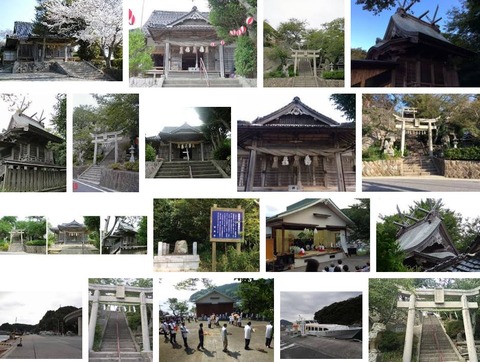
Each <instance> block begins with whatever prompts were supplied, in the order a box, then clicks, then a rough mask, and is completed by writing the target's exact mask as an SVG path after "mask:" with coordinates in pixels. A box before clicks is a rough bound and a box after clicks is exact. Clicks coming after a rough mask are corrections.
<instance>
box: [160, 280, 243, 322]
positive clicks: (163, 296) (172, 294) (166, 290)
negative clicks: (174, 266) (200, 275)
mask: <svg viewBox="0 0 480 362" xmlns="http://www.w3.org/2000/svg"><path fill="white" fill-rule="evenodd" d="M207 278H208V279H211V281H212V282H213V283H214V284H215V285H216V286H220V285H225V284H230V283H236V282H237V281H236V280H234V278H233V277H231V276H230V277H229V276H224V275H221V274H220V273H215V276H214V277H207ZM185 279H187V276H186V275H184V276H173V275H172V276H170V275H169V276H167V277H165V278H160V281H161V283H160V287H159V289H160V290H161V293H158V296H159V298H158V301H159V306H160V309H161V310H162V311H164V312H170V313H171V311H170V310H169V309H168V307H167V306H166V302H167V300H168V298H177V299H178V300H180V301H183V300H189V299H190V296H191V295H192V294H194V293H196V292H198V291H199V290H201V289H204V287H203V284H202V283H198V289H197V290H195V291H191V290H177V289H175V288H174V285H175V284H177V283H179V282H181V281H183V280H185ZM189 305H190V306H193V304H190V303H189Z"/></svg>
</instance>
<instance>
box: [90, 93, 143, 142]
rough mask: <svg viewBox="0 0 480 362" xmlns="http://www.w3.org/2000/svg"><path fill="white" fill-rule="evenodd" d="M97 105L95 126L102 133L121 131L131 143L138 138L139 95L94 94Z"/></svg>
mask: <svg viewBox="0 0 480 362" xmlns="http://www.w3.org/2000/svg"><path fill="white" fill-rule="evenodd" d="M93 97H94V98H95V100H96V101H97V103H98V107H97V109H96V114H97V119H98V120H99V122H98V121H97V122H96V123H97V125H98V126H99V128H100V129H102V131H120V130H123V131H124V133H125V134H127V135H128V136H129V137H130V138H131V139H132V141H133V139H134V138H135V137H138V120H139V109H140V104H139V95H138V93H110V94H103V95H100V94H94V95H93Z"/></svg>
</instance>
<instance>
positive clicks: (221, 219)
mask: <svg viewBox="0 0 480 362" xmlns="http://www.w3.org/2000/svg"><path fill="white" fill-rule="evenodd" d="M243 217H244V210H242V209H221V208H212V209H211V213H210V240H211V241H232V242H239V241H241V240H242V232H243Z"/></svg>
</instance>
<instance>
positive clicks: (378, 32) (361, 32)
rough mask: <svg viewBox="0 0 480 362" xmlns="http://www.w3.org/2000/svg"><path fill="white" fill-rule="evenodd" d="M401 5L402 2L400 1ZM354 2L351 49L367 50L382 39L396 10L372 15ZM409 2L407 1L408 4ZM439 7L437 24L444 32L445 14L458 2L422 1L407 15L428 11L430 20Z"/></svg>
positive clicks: (454, 0)
mask: <svg viewBox="0 0 480 362" xmlns="http://www.w3.org/2000/svg"><path fill="white" fill-rule="evenodd" d="M400 1H401V2H402V3H403V1H404V0H400ZM355 2H356V0H351V4H352V7H351V9H352V15H351V16H352V37H351V47H352V48H362V49H364V50H368V49H369V48H370V47H371V46H373V45H375V40H376V39H377V38H383V36H384V34H385V30H387V25H388V22H389V20H390V17H391V16H392V15H393V14H395V11H396V10H397V9H396V8H394V9H391V10H385V11H383V12H381V13H380V15H374V14H373V12H370V11H366V10H362V6H361V5H355ZM408 2H409V1H407V4H408ZM437 4H438V5H440V6H439V9H438V13H437V17H436V18H437V19H438V18H440V17H442V18H443V19H442V20H440V22H438V23H437V24H438V25H439V26H440V30H441V31H442V32H443V31H444V30H445V24H446V20H447V15H446V12H447V11H448V10H450V9H451V8H452V7H454V6H460V0H442V1H432V0H422V1H420V2H419V3H416V4H415V5H413V7H412V8H410V10H409V13H411V14H413V15H416V16H420V15H421V14H423V13H424V12H425V11H427V10H430V12H429V13H428V14H427V16H429V17H430V19H432V18H433V14H434V13H435V8H436V6H437ZM422 19H423V20H426V21H428V19H427V18H426V17H423V18H422Z"/></svg>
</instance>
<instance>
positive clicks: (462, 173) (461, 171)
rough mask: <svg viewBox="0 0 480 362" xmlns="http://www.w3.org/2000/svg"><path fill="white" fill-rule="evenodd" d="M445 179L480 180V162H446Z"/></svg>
mask: <svg viewBox="0 0 480 362" xmlns="http://www.w3.org/2000/svg"><path fill="white" fill-rule="evenodd" d="M443 162H444V163H445V177H450V178H465V179H480V161H461V160H444V161H443Z"/></svg>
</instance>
